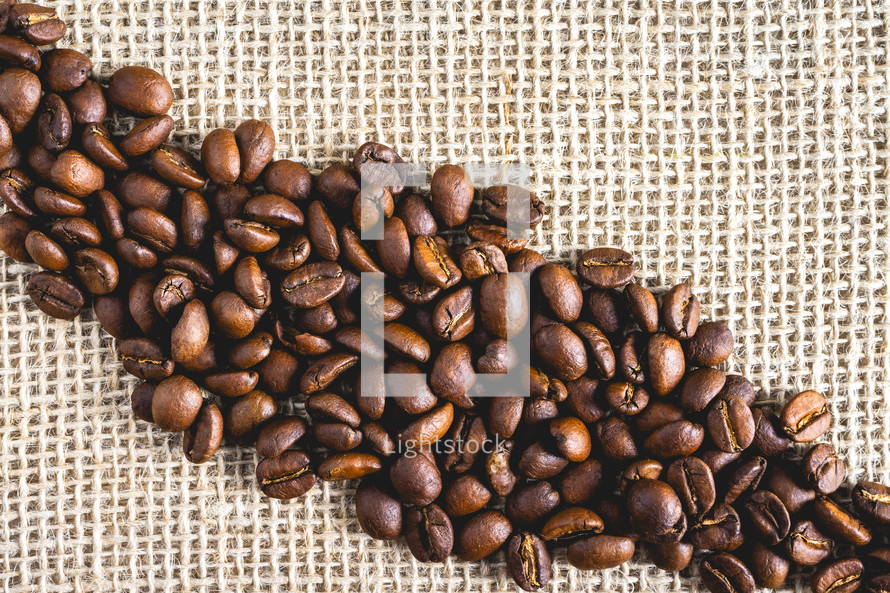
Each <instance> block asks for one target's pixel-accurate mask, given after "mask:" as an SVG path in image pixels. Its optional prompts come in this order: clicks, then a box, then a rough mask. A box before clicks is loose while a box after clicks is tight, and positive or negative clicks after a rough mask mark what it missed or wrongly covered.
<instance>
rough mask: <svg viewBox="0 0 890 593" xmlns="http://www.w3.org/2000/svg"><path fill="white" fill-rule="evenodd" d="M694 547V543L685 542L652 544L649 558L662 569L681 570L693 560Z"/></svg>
mask: <svg viewBox="0 0 890 593" xmlns="http://www.w3.org/2000/svg"><path fill="white" fill-rule="evenodd" d="M694 549H695V548H694V547H693V546H692V544H688V543H685V542H677V543H673V544H650V545H649V558H650V559H651V560H652V564H654V565H655V566H657V567H658V568H660V569H662V570H669V571H672V572H680V571H681V570H684V569H685V568H686V567H687V566H689V564H690V563H691V562H692V553H693V551H694Z"/></svg>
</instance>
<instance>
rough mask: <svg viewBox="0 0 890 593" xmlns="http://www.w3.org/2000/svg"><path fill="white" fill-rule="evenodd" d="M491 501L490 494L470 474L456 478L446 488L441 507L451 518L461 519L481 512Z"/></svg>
mask: <svg viewBox="0 0 890 593" xmlns="http://www.w3.org/2000/svg"><path fill="white" fill-rule="evenodd" d="M489 500H491V492H490V491H489V490H488V488H486V487H485V485H484V484H483V483H482V482H481V481H479V478H477V477H476V476H474V475H472V474H462V475H460V476H458V477H457V478H456V479H455V480H454V481H453V482H451V484H450V485H448V486H446V488H445V492H444V493H443V495H442V505H443V507H444V508H445V511H446V512H447V513H448V514H449V515H451V516H452V517H463V516H465V515H469V514H471V513H475V512H476V511H478V510H481V509H482V508H483V507H485V505H486V504H488V501H489Z"/></svg>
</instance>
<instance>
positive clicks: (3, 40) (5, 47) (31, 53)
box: [0, 35, 40, 72]
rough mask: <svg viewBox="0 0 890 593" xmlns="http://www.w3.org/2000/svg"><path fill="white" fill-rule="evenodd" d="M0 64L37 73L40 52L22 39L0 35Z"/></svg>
mask: <svg viewBox="0 0 890 593" xmlns="http://www.w3.org/2000/svg"><path fill="white" fill-rule="evenodd" d="M0 63H2V64H4V65H5V66H8V67H11V68H25V69H27V70H31V71H32V72H37V71H38V70H40V52H38V51H37V48H36V47H34V46H33V45H31V44H30V43H28V42H27V41H25V40H24V39H19V38H18V37H12V36H11V35H0Z"/></svg>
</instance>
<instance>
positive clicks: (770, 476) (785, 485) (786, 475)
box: [766, 463, 816, 515]
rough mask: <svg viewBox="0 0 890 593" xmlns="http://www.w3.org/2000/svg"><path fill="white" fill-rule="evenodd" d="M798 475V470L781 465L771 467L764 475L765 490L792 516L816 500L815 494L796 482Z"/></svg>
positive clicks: (787, 465)
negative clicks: (775, 497) (776, 498)
mask: <svg viewBox="0 0 890 593" xmlns="http://www.w3.org/2000/svg"><path fill="white" fill-rule="evenodd" d="M799 473H800V470H799V469H798V468H796V467H793V466H791V465H790V464H787V463H783V464H780V465H773V466H772V467H771V468H770V470H769V472H768V473H767V475H766V489H767V490H769V491H770V492H772V493H773V494H775V495H776V496H778V497H779V498H780V499H781V500H782V503H783V504H784V505H785V508H787V509H788V512H789V513H791V514H792V515H796V514H797V513H799V512H800V511H801V509H803V508H804V506H806V505H807V504H808V503H809V502H810V501H812V500H813V499H815V498H816V493H815V492H814V491H813V490H810V489H808V488H807V487H806V485H805V484H804V483H802V482H801V481H800V480H798V477H797V476H798V475H799Z"/></svg>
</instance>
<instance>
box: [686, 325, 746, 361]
mask: <svg viewBox="0 0 890 593" xmlns="http://www.w3.org/2000/svg"><path fill="white" fill-rule="evenodd" d="M733 345H734V340H733V335H732V332H731V331H730V329H729V328H728V327H726V325H725V324H723V323H720V322H719V321H709V322H707V323H702V324H701V325H699V326H698V330H697V331H696V332H695V335H694V336H692V337H691V338H690V339H689V340H687V341H686V342H685V343H684V348H685V349H686V357H687V358H688V359H689V361H690V362H691V363H692V364H694V365H698V366H711V367H713V366H717V365H719V364H722V363H723V362H724V361H725V360H726V359H727V358H729V355H730V354H732V348H733Z"/></svg>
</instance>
